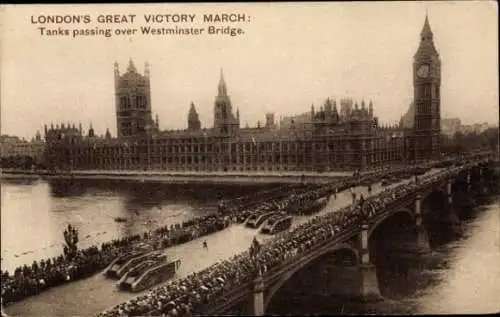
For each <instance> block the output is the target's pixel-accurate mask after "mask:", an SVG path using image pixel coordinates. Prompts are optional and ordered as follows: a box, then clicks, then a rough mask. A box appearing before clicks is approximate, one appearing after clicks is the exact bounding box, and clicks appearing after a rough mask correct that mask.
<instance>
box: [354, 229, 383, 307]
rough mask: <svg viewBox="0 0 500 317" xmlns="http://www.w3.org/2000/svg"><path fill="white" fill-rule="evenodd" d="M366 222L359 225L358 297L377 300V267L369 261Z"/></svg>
mask: <svg viewBox="0 0 500 317" xmlns="http://www.w3.org/2000/svg"><path fill="white" fill-rule="evenodd" d="M368 228H369V226H368V224H362V225H361V252H360V253H361V263H360V265H359V270H360V278H361V283H360V290H359V298H360V299H361V300H362V301H364V302H371V301H379V300H381V299H382V297H381V296H380V291H379V288H378V279H377V268H376V267H375V265H373V263H371V262H370V251H369V249H368Z"/></svg>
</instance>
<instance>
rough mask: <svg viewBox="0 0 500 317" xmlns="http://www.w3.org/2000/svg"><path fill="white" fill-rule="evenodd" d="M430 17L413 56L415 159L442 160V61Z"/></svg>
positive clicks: (426, 20)
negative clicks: (434, 38)
mask: <svg viewBox="0 0 500 317" xmlns="http://www.w3.org/2000/svg"><path fill="white" fill-rule="evenodd" d="M432 36H433V35H432V31H431V27H430V25H429V19H428V17H427V15H426V16H425V22H424V27H423V28H422V32H421V33H420V44H419V46H418V49H417V52H416V53H415V56H414V57H413V96H414V104H415V118H414V124H413V133H412V136H413V151H412V152H413V153H412V154H413V158H414V159H415V160H416V161H417V162H418V161H424V160H433V159H438V158H439V155H440V135H441V95H440V93H441V92H440V87H441V60H440V59H439V54H438V52H437V50H436V47H435V46H434V42H433V39H432Z"/></svg>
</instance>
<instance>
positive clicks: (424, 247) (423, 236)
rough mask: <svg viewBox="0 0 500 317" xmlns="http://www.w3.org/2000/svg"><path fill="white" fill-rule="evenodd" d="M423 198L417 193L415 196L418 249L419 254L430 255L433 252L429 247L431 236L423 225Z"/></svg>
mask: <svg viewBox="0 0 500 317" xmlns="http://www.w3.org/2000/svg"><path fill="white" fill-rule="evenodd" d="M421 202H422V196H421V195H420V193H419V192H417V194H416V196H415V210H414V213H415V225H416V227H417V249H416V250H415V251H416V252H418V253H429V252H431V251H432V250H431V247H430V245H429V236H428V234H427V230H426V229H425V226H424V224H423V219H422V205H421Z"/></svg>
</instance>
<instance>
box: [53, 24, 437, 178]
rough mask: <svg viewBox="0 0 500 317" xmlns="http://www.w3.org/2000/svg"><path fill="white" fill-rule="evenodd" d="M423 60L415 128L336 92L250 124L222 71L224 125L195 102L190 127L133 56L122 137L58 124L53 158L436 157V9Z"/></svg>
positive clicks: (266, 160) (184, 165) (293, 166)
mask: <svg viewBox="0 0 500 317" xmlns="http://www.w3.org/2000/svg"><path fill="white" fill-rule="evenodd" d="M422 66H423V67H422ZM413 68H414V70H413V71H414V90H415V100H414V109H413V110H414V111H413V112H411V113H413V122H412V123H414V124H412V125H411V126H409V127H408V126H406V127H405V126H404V125H403V124H400V125H399V126H391V127H389V126H380V125H379V122H378V118H377V117H376V116H375V113H374V106H373V103H372V102H371V101H370V102H369V103H368V104H367V103H365V101H364V100H362V101H361V102H360V103H358V102H355V101H353V100H352V99H350V98H343V99H340V100H339V105H337V102H336V100H330V99H329V98H327V99H326V100H325V102H324V105H323V106H321V107H320V108H319V109H318V110H315V108H314V106H312V107H311V110H310V111H309V112H306V113H305V114H302V115H300V116H299V117H297V118H296V119H297V121H298V122H295V120H294V117H289V118H287V120H288V119H289V120H288V121H289V122H288V121H287V120H281V121H283V122H280V125H283V127H278V126H277V125H276V123H275V122H274V114H273V113H268V114H266V118H265V120H264V122H265V124H263V125H261V124H258V126H257V127H253V128H249V127H245V128H241V127H240V116H239V111H238V110H236V113H235V112H234V109H233V104H232V102H231V99H230V96H229V93H228V89H227V85H226V82H225V80H224V76H223V74H222V71H221V75H220V81H219V84H218V92H217V95H216V97H215V102H214V111H213V116H214V126H213V127H212V128H208V129H207V128H202V127H201V124H200V119H199V116H198V112H197V111H196V107H195V105H194V104H193V103H192V104H191V106H190V108H189V111H188V113H187V129H185V130H177V131H172V130H167V131H161V130H160V128H159V123H158V118H156V122H154V121H153V120H152V118H151V98H150V83H149V69H148V67H147V65H146V68H145V72H144V75H140V74H139V73H138V72H137V70H136V69H135V66H134V64H133V63H132V61H130V64H129V67H128V69H127V72H126V73H125V74H123V75H120V73H119V70H118V65H117V64H115V84H116V85H115V87H116V114H117V116H116V120H117V127H118V137H117V138H111V136H110V135H109V133H106V134H107V137H106V138H97V137H95V136H94V131H93V129H90V131H89V133H88V135H87V136H85V135H84V134H83V132H82V131H81V129H73V127H72V128H71V129H70V130H68V127H64V126H62V127H56V128H54V127H51V128H50V130H48V131H46V135H47V136H48V137H47V140H48V141H47V142H48V145H47V151H46V155H45V157H46V158H47V159H48V163H49V165H50V166H52V167H57V168H67V169H108V170H131V169H136V170H137V169H140V170H144V169H154V170H157V169H158V170H169V171H317V172H323V171H324V172H328V171H339V170H363V169H368V168H374V167H379V166H386V165H388V164H400V163H407V162H409V161H415V160H422V159H432V158H436V157H437V156H439V134H440V123H439V118H440V109H439V107H440V105H439V101H440V97H439V87H440V61H439V56H438V55H437V51H436V49H435V47H434V44H433V42H432V32H431V31H430V26H429V21H428V19H427V17H426V20H425V23H424V28H423V30H422V33H421V43H420V46H419V48H418V51H417V53H416V54H415V57H414V66H413ZM299 119H300V120H299ZM436 120H437V121H436ZM285 121H286V124H283V123H285ZM436 122H437V123H436ZM54 136H56V137H54ZM436 136H437V141H436V138H435V137H436Z"/></svg>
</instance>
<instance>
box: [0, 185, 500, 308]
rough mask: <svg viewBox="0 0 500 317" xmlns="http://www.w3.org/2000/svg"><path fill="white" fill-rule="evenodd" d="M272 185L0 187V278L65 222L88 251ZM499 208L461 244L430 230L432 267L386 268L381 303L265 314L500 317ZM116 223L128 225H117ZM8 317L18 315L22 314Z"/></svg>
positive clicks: (55, 251)
mask: <svg viewBox="0 0 500 317" xmlns="http://www.w3.org/2000/svg"><path fill="white" fill-rule="evenodd" d="M274 186H277V185H276V184H274V185H273V184H269V185H265V186H263V185H258V186H257V185H255V186H252V185H244V186H235V185H220V186H214V185H203V186H201V185H196V186H195V185H164V184H151V183H123V182H122V183H116V182H111V181H103V182H99V183H98V184H96V182H95V181H91V182H86V181H77V182H73V183H72V184H71V185H70V184H69V183H64V182H51V183H48V182H46V181H8V182H7V181H3V182H2V184H1V191H2V201H1V207H2V209H1V211H2V213H1V221H2V230H1V235H2V236H1V248H2V269H4V270H5V269H7V270H9V271H12V270H13V269H14V268H15V267H16V266H18V265H22V264H30V263H31V262H32V261H33V260H40V259H42V258H47V257H51V256H57V255H59V254H60V253H61V251H62V246H61V243H62V241H63V237H62V231H63V230H64V227H65V226H66V225H67V224H68V223H71V224H73V225H75V226H76V227H77V228H79V235H80V243H79V244H80V247H86V246H89V245H92V244H96V243H99V244H100V243H101V242H103V241H108V240H110V239H113V238H116V237H121V236H125V235H129V234H135V233H142V232H144V231H147V230H150V229H153V228H156V227H158V226H161V225H170V224H175V223H179V222H182V221H183V220H187V219H189V218H192V217H195V216H198V215H203V214H207V213H211V212H214V211H215V205H216V203H217V202H218V200H219V199H220V198H221V197H226V198H230V197H236V196H240V195H243V194H244V193H246V192H248V191H256V190H258V189H263V188H272V187H274ZM498 203H499V202H498V200H495V199H494V198H493V195H491V197H489V198H488V199H483V200H481V201H480V204H479V205H477V206H476V207H475V208H474V210H473V212H471V216H470V217H468V218H467V219H465V220H464V222H463V224H464V225H463V228H464V230H463V233H462V234H461V235H457V234H453V233H450V232H448V231H446V230H437V233H434V238H433V241H434V242H433V249H434V250H435V251H434V252H433V254H432V255H431V256H430V257H431V260H429V259H428V258H426V259H425V260H424V259H412V260H410V261H408V259H401V258H397V257H396V258H394V259H393V260H394V263H397V265H395V266H394V267H387V268H384V269H383V270H380V272H378V274H379V275H380V276H379V279H381V280H383V281H382V282H380V288H381V292H382V294H383V295H384V296H385V297H386V298H387V300H386V301H384V302H382V303H377V304H370V305H360V304H354V303H345V302H335V301H334V300H332V299H331V298H329V299H321V298H318V297H317V296H316V297H314V298H313V297H311V298H302V299H301V300H294V299H293V298H289V300H288V301H287V304H286V305H280V304H277V305H274V307H270V311H269V313H276V314H290V313H295V314H307V313H316V314H331V313H389V314H391V313H401V314H431V313H438V314H448V313H492V312H498V311H500V304H498V303H499V301H498V298H499V296H500V265H498V263H500V219H499V204H498ZM115 217H125V218H127V219H130V220H131V221H127V222H125V223H117V222H115V221H114V218H115ZM68 286H69V285H68ZM283 295H285V294H283ZM19 304H21V303H19ZM15 306H18V307H19V305H15ZM15 311H18V312H19V309H15ZM21 311H22V309H21ZM7 312H8V313H9V308H7ZM25 313H28V312H26V311H25ZM28 315H29V314H28ZM57 315H60V314H57Z"/></svg>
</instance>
